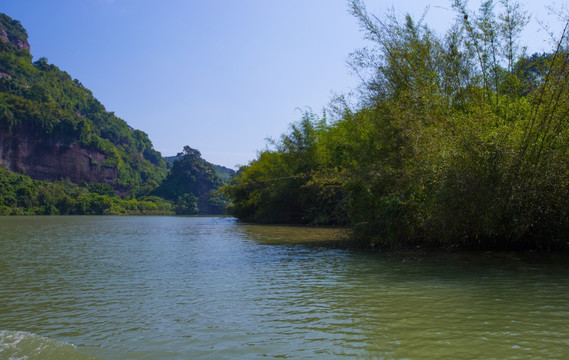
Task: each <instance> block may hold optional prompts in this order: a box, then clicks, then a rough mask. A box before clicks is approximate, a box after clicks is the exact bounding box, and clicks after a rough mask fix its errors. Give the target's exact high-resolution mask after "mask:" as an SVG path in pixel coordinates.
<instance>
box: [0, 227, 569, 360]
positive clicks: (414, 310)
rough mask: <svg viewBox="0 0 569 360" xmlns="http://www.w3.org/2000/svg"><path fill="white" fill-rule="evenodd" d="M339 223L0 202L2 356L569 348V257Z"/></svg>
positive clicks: (464, 354)
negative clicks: (344, 240)
mask: <svg viewBox="0 0 569 360" xmlns="http://www.w3.org/2000/svg"><path fill="white" fill-rule="evenodd" d="M337 236H338V234H337V231H336V230H333V229H309V228H296V227H277V226H252V225H242V224H238V223H236V222H235V221H233V220H232V219H213V218H199V217H103V216H102V217H0V359H27V360H30V359H261V358H263V359H272V358H277V359H568V358H569V265H568V264H569V261H568V260H569V258H568V257H567V256H564V255H535V254H513V253H512V254H497V253H460V254H427V255H425V254H422V255H419V254H414V255H410V254H407V255H402V254H379V253H369V252H360V251H355V250H347V249H345V248H343V247H341V246H336V245H337V244H336V243H335V242H334V241H333V240H334V239H335V238H336V237H337Z"/></svg>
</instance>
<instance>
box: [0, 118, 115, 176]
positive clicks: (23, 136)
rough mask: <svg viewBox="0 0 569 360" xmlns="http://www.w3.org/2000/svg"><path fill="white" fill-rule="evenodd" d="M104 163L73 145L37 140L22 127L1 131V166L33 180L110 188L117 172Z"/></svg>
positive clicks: (90, 152)
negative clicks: (64, 181)
mask: <svg viewBox="0 0 569 360" xmlns="http://www.w3.org/2000/svg"><path fill="white" fill-rule="evenodd" d="M103 161H105V156H104V155H103V154H101V153H99V152H96V151H92V150H88V149H84V148H82V147H80V146H79V145H78V144H76V143H73V144H64V143H62V142H61V141H56V140H54V139H52V138H49V137H39V136H37V135H36V134H34V133H33V131H31V130H29V129H26V128H24V127H22V126H20V127H19V128H17V129H15V130H12V131H11V132H10V133H8V132H7V131H5V129H1V128H0V165H2V166H5V167H6V168H8V169H9V170H12V171H15V172H18V173H23V174H26V175H28V176H30V177H32V178H34V179H39V180H60V179H67V178H68V179H70V180H71V181H72V182H74V183H80V182H81V181H86V182H88V183H92V182H100V183H110V184H112V183H113V182H114V181H115V179H116V178H117V175H118V174H117V169H114V168H106V167H102V166H101V164H102V163H103Z"/></svg>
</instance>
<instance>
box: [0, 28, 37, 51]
mask: <svg viewBox="0 0 569 360" xmlns="http://www.w3.org/2000/svg"><path fill="white" fill-rule="evenodd" d="M0 41H6V42H9V43H10V44H12V45H14V46H16V47H17V48H18V49H24V50H28V51H30V44H29V43H28V40H27V39H25V40H24V39H18V38H17V37H15V36H11V34H8V32H7V31H6V29H4V28H3V27H1V26H0Z"/></svg>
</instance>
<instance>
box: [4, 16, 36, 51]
mask: <svg viewBox="0 0 569 360" xmlns="http://www.w3.org/2000/svg"><path fill="white" fill-rule="evenodd" d="M0 41H5V42H8V43H10V44H12V45H14V46H15V47H16V48H18V49H24V50H28V51H30V44H29V43H28V33H27V32H26V29H24V27H23V26H22V24H20V22H19V21H17V20H13V19H12V18H10V17H8V16H6V15H5V14H0Z"/></svg>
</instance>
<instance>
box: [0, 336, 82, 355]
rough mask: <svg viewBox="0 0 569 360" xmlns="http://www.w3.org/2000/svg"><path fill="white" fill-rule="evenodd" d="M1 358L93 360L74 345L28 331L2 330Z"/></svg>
mask: <svg viewBox="0 0 569 360" xmlns="http://www.w3.org/2000/svg"><path fill="white" fill-rule="evenodd" d="M0 358H1V359H9V360H35V359H42V360H43V359H45V360H52V359H53V360H56V359H58V360H59V359H92V358H90V357H88V356H86V355H84V354H81V353H80V352H79V351H78V350H77V347H76V346H75V345H73V344H68V343H65V342H60V341H57V340H54V339H50V338H47V337H44V336H40V335H36V334H32V333H30V332H26V331H9V330H0Z"/></svg>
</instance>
